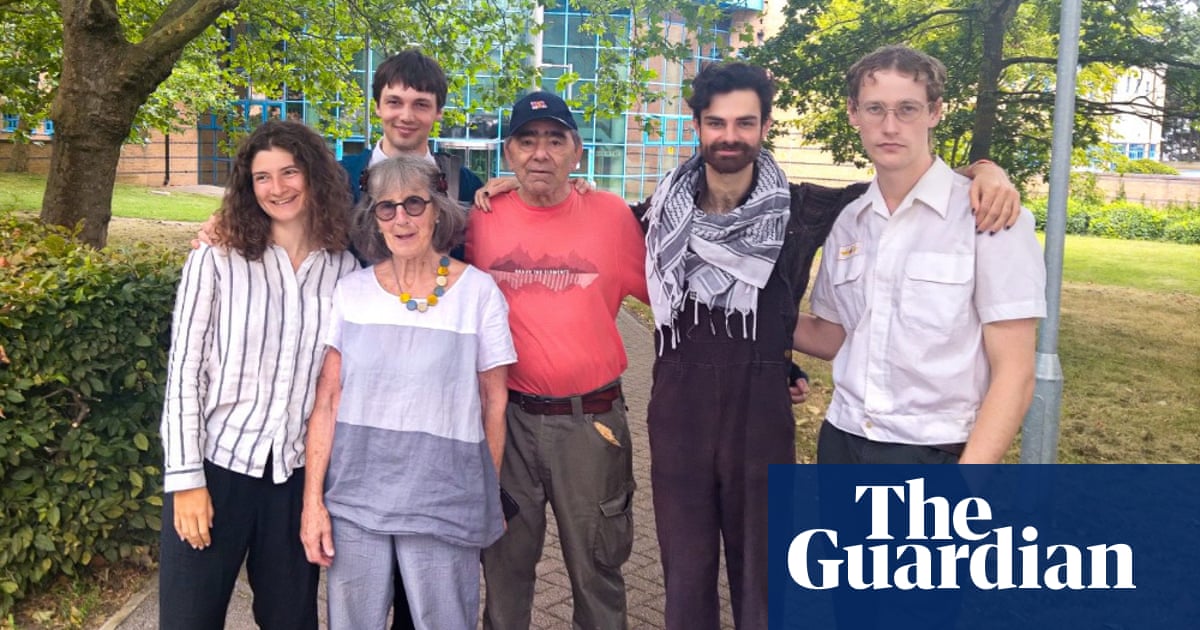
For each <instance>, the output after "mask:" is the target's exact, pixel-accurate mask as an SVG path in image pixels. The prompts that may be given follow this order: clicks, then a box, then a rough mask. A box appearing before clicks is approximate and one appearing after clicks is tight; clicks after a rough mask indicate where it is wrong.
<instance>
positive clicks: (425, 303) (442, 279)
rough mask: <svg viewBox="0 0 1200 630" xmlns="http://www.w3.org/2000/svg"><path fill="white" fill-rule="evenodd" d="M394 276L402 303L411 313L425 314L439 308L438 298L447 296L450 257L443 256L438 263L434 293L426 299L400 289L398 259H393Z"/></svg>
mask: <svg viewBox="0 0 1200 630" xmlns="http://www.w3.org/2000/svg"><path fill="white" fill-rule="evenodd" d="M392 275H394V276H396V290H397V291H399V292H400V303H401V304H403V305H404V306H405V307H406V308H407V309H408V310H410V311H417V312H420V313H424V312H425V311H427V310H429V307H431V306H437V303H438V298H440V297H442V296H443V295H445V294H446V285H447V283H449V282H450V257H449V256H442V258H441V260H439V261H438V268H437V278H435V279H434V283H435V284H436V285H437V286H435V287H433V293H430V294H429V295H427V296H425V298H424V299H421V298H415V297H413V296H412V294H411V293H409V292H408V291H405V290H404V289H402V288H401V287H400V272H399V271H398V270H397V269H396V259H395V258H393V259H392Z"/></svg>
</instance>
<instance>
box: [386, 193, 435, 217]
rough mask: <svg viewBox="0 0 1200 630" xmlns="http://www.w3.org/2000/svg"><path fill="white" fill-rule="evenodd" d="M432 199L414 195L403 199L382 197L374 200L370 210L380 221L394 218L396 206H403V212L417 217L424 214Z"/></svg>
mask: <svg viewBox="0 0 1200 630" xmlns="http://www.w3.org/2000/svg"><path fill="white" fill-rule="evenodd" d="M432 202H433V199H422V198H421V197H418V196H416V195H413V196H411V197H405V198H404V200H403V201H392V200H390V199H384V200H383V201H377V202H375V205H373V206H371V212H373V213H375V218H376V219H379V220H380V221H391V220H392V219H394V218H396V208H399V207H403V208H404V214H407V215H408V216H410V217H419V216H421V215H422V214H425V208H426V206H428V205H429V204H430V203H432Z"/></svg>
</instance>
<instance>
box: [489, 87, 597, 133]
mask: <svg viewBox="0 0 1200 630" xmlns="http://www.w3.org/2000/svg"><path fill="white" fill-rule="evenodd" d="M535 120H553V121H555V122H558V123H561V124H563V125H565V126H566V127H567V128H568V129H574V130H576V131H578V130H579V125H577V124H575V115H574V114H572V113H571V108H569V107H567V104H566V103H565V102H564V101H563V100H562V99H561V98H559V97H558V95H557V94H554V93H551V92H531V93H529V94H526V95H525V96H522V97H521V100H519V101H517V104H516V105H513V109H512V117H511V118H510V119H509V122H508V130H507V131H506V133H505V134H504V137H506V138H507V137H509V136H512V135H513V133H514V132H515V131H517V130H518V129H520V128H521V127H524V126H525V125H526V124H528V123H531V122H533V121H535Z"/></svg>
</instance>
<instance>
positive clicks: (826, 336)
mask: <svg viewBox="0 0 1200 630" xmlns="http://www.w3.org/2000/svg"><path fill="white" fill-rule="evenodd" d="M846 78H847V89H848V95H849V99H848V103H847V105H848V106H847V110H848V113H849V116H850V123H851V124H852V125H853V126H854V127H855V128H857V129H858V132H859V136H860V138H861V139H862V143H863V148H864V149H865V150H866V152H867V155H868V156H869V157H870V158H871V162H872V163H873V164H874V166H875V171H876V176H875V179H874V180H872V182H871V184H870V187H869V188H868V189H867V192H866V193H865V194H864V195H863V196H862V197H860V198H859V199H857V200H855V201H854V202H852V203H851V204H850V205H848V206H847V207H846V209H845V211H844V212H843V213H842V214H841V216H840V217H839V218H838V220H837V222H836V223H835V224H834V226H833V231H832V232H831V233H830V235H829V238H828V239H827V240H826V241H825V246H824V255H823V256H822V260H821V267H820V271H819V273H818V275H817V280H816V284H815V285H814V286H813V293H812V314H811V315H808V314H806V315H802V316H801V318H800V321H799V324H798V325H797V327H796V333H795V336H794V343H795V347H796V349H798V350H801V351H803V352H806V353H809V354H812V355H814V356H818V357H822V358H826V359H830V358H832V359H833V382H834V394H833V400H832V402H831V403H830V406H829V411H828V413H827V415H826V420H825V423H824V424H823V425H822V427H821V433H820V438H819V443H818V446H817V461H818V462H819V463H835V464H836V463H875V464H931V463H954V462H959V463H997V462H999V461H1000V460H1001V458H1002V457H1003V456H1004V454H1005V452H1006V451H1007V449H1008V447H1009V446H1010V445H1011V444H1012V441H1013V439H1014V437H1015V436H1016V433H1017V431H1018V430H1019V429H1020V427H1021V421H1022V419H1023V417H1024V415H1025V411H1026V409H1027V408H1028V407H1029V403H1030V401H1031V399H1032V395H1033V384H1034V351H1035V341H1036V331H1037V320H1038V319H1039V318H1041V317H1044V316H1045V314H1046V301H1045V277H1046V272H1045V266H1044V264H1043V260H1042V250H1041V247H1040V245H1039V244H1038V241H1037V238H1036V237H1035V235H1034V229H1033V228H1034V222H1033V216H1032V215H1031V214H1030V212H1029V211H1028V210H1022V211H1021V213H1020V216H1019V217H1018V218H1017V221H1016V224H1015V225H1013V226H1012V229H1010V230H1005V231H1002V232H1000V233H998V234H996V235H994V236H988V235H981V234H979V233H978V232H977V231H976V229H975V220H974V218H973V217H972V215H971V207H970V204H969V201H968V193H967V189H968V187H969V184H970V182H969V180H967V179H966V178H964V177H961V176H959V175H957V174H955V173H954V172H953V171H952V170H950V167H948V166H947V165H946V164H945V163H944V162H942V160H941V159H940V158H938V157H936V156H934V155H933V154H932V152H931V146H930V136H931V132H932V130H933V129H934V127H935V126H936V125H937V124H938V122H939V121H940V120H941V117H942V110H943V107H944V104H943V102H942V92H943V86H944V84H945V80H946V69H945V67H944V66H943V65H942V63H941V62H940V61H938V60H937V59H934V58H933V57H930V56H929V55H926V54H924V53H922V52H919V51H916V50H913V49H911V48H907V47H904V46H887V47H884V48H880V49H879V50H876V51H875V52H873V53H871V54H869V55H867V56H866V57H863V58H862V59H861V60H859V61H858V62H857V63H856V64H854V66H853V67H851V68H850V71H849V72H848V73H847V75H846Z"/></svg>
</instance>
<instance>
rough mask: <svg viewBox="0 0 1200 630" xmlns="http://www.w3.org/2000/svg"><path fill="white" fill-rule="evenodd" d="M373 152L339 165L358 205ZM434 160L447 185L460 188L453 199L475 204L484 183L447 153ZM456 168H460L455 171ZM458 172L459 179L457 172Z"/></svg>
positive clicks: (340, 162) (357, 156) (368, 151)
mask: <svg viewBox="0 0 1200 630" xmlns="http://www.w3.org/2000/svg"><path fill="white" fill-rule="evenodd" d="M371 151H372V149H367V150H366V151H363V152H362V153H358V154H356V155H348V156H346V157H343V158H342V159H341V161H339V162H338V164H341V165H342V168H343V169H345V171H346V176H347V177H348V178H349V185H350V192H352V193H353V194H354V203H356V204H357V203H358V201H359V198H360V197H361V196H362V188H361V187H360V186H359V178H360V177H362V172H363V171H364V170H366V168H367V165H368V164H370V163H371ZM433 158H434V159H435V160H437V163H438V168H440V169H442V171H443V172H446V171H450V172H449V173H446V183H447V184H449V185H450V188H451V189H453V188H454V187H455V185H456V184H457V186H458V194H457V195H453V194H452V195H450V196H451V198H454V199H458V200H459V201H460V202H462V203H464V204H466V205H467V206H468V207H469V206H471V205H472V204H473V203H475V192H476V191H478V190H479V189H480V188H483V182H482V181H480V180H479V178H478V177H476V176H475V173H472V172H471V169H469V168H467V167H466V166H463V165H462V163H461V162H460V161H459V159H458V158H457V157H456V156H452V155H449V154H446V153H434V154H433ZM454 166H457V167H458V168H457V169H455V168H454ZM456 170H457V177H455V171H456Z"/></svg>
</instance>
